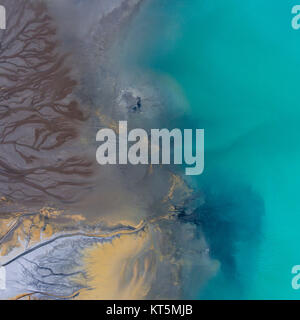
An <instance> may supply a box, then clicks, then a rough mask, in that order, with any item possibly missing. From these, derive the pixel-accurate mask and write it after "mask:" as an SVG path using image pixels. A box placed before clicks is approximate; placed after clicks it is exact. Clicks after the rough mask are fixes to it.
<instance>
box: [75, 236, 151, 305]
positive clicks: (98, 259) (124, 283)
mask: <svg viewBox="0 0 300 320" xmlns="http://www.w3.org/2000/svg"><path fill="white" fill-rule="evenodd" d="M84 262H85V269H86V272H87V276H88V281H87V282H88V283H87V284H88V286H89V287H90V288H92V289H91V290H86V291H84V292H82V293H81V294H80V295H79V297H78V299H143V298H145V297H146V295H147V293H148V292H149V290H150V287H151V283H152V280H153V277H154V275H155V265H156V264H155V252H154V250H153V246H152V241H151V236H150V235H149V232H147V231H142V232H139V233H135V234H131V235H122V236H121V237H118V238H115V239H113V240H112V242H106V243H103V244H97V245H95V246H94V247H93V248H90V249H87V250H86V252H85V258H84Z"/></svg>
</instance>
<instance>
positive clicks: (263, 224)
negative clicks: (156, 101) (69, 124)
mask: <svg viewBox="0 0 300 320" xmlns="http://www.w3.org/2000/svg"><path fill="white" fill-rule="evenodd" d="M294 4H295V2H294V1H289V0H263V1H262V0H243V1H242V0H228V1H223V0H150V1H149V2H148V4H147V5H146V6H144V8H143V10H142V12H141V14H140V15H139V16H138V18H137V19H136V21H135V22H134V26H133V31H132V33H131V36H130V39H131V40H130V41H131V43H132V49H131V50H129V51H130V55H131V57H132V63H135V64H137V65H138V66H139V67H141V68H145V70H146V69H149V70H152V71H154V72H157V73H158V74H159V73H162V74H167V75H168V76H170V77H172V78H173V79H174V80H175V81H176V82H177V83H178V84H179V86H180V87H181V89H182V91H183V92H184V94H185V97H186V99H187V101H188V103H189V105H190V110H191V111H190V113H189V114H187V115H186V117H185V118H184V119H182V121H183V123H181V125H182V126H183V127H184V126H185V125H186V126H187V127H188V126H191V125H192V126H197V127H198V128H204V129H205V130H206V138H205V143H206V145H205V152H206V154H205V160H206V164H205V172H204V174H203V175H202V176H200V177H198V178H196V179H197V183H198V185H199V188H204V189H205V190H206V192H207V199H208V205H207V210H206V215H205V216H204V215H203V213H201V212H200V213H199V215H200V216H201V215H202V218H201V219H202V222H203V225H204V227H203V228H204V231H205V232H206V234H207V238H208V239H209V241H210V245H211V248H212V251H211V254H212V255H213V256H215V257H216V258H218V259H219V260H220V261H221V264H222V267H221V270H220V272H219V273H218V275H217V276H216V277H215V278H214V279H212V280H211V281H210V282H209V283H208V284H207V286H206V287H205V288H204V289H202V290H201V292H199V294H198V295H197V296H194V297H193V298H202V299H207V298H218V299H230V298H245V299H273V298H274V299H279V298H281V299H299V298H300V291H296V290H293V289H292V287H291V279H292V275H291V268H292V266H293V265H296V264H300V251H299V249H298V241H300V233H299V229H300V200H299V198H300V196H299V194H300V148H299V139H300V125H299V121H300V77H299V75H300V30H299V31H295V30H293V29H292V28H291V18H292V15H291V8H292V6H293V5H294Z"/></svg>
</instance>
